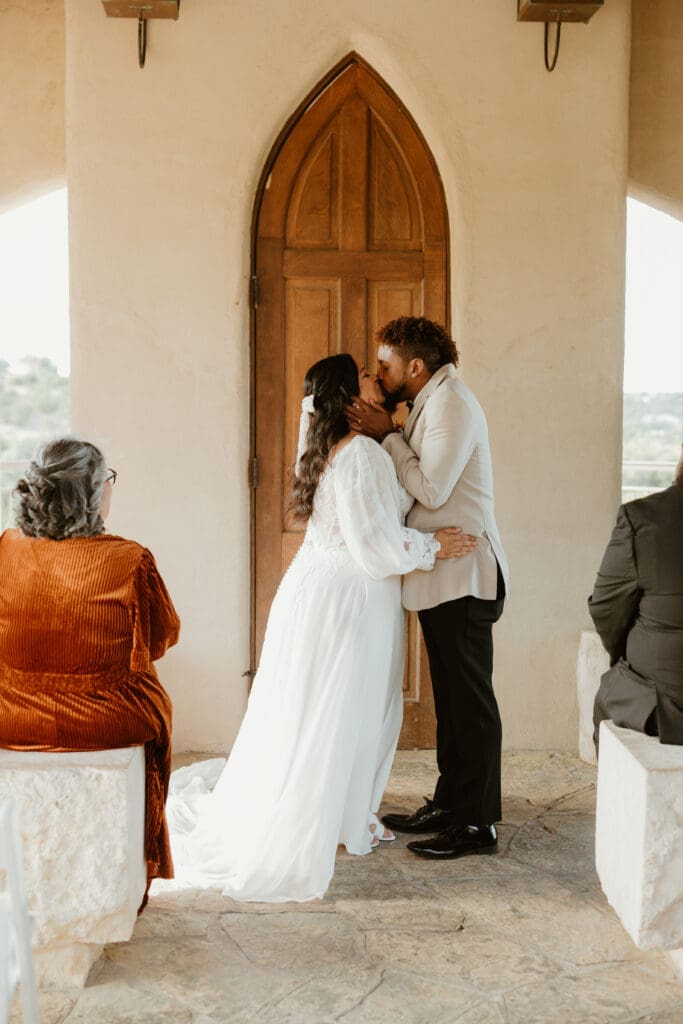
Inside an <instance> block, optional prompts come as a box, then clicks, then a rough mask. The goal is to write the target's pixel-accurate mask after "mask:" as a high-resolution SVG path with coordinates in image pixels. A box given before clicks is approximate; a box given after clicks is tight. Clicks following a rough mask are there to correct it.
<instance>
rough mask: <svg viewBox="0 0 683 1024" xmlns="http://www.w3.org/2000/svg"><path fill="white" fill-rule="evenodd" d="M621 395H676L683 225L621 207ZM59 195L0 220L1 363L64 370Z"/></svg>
mask: <svg viewBox="0 0 683 1024" xmlns="http://www.w3.org/2000/svg"><path fill="white" fill-rule="evenodd" d="M627 224H628V245H627V269H626V355H625V364H624V391H628V392H642V391H645V392H657V391H669V392H672V391H675V392H683V223H682V222H681V221H679V220H676V219H675V218H674V217H669V216H667V215H666V214H664V213H660V212H659V211H657V210H654V209H652V207H650V206H647V205H645V204H644V203H639V202H636V200H634V199H629V201H628V220H627ZM68 287H69V285H68V252H67V198H66V189H60V190H59V191H57V192H52V193H50V194H49V195H46V196H43V197H41V198H40V199H36V200H34V201H33V202H30V203H26V204H25V205H23V206H20V207H17V208H16V209H14V210H10V211H9V212H7V213H4V214H2V215H0V359H6V360H7V361H8V362H9V363H10V364H11V366H12V368H13V369H19V368H20V361H21V359H22V357H23V356H26V355H39V356H47V357H48V358H49V359H51V360H52V361H53V362H54V363H56V364H57V368H58V370H59V372H60V373H61V374H68V372H69V309H68V306H69V296H68Z"/></svg>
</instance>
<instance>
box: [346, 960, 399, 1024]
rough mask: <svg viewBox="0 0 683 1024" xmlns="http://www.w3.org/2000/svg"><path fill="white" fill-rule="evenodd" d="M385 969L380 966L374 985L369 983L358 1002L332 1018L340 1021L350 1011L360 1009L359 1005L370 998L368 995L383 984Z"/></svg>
mask: <svg viewBox="0 0 683 1024" xmlns="http://www.w3.org/2000/svg"><path fill="white" fill-rule="evenodd" d="M385 970H386V969H385V968H382V970H380V972H379V978H378V980H377V982H376V983H375V984H374V985H371V986H370V988H369V989H367V990H366V991H365V992H364V993H363V995H362V996H361V997H360V999H359V1000H358V1002H357V1003H355V1005H354V1006H350V1007H349V1009H348V1010H344V1012H343V1013H340V1014H337V1015H336V1016H335V1017H334V1020H336V1021H341V1020H343V1019H344V1017H347V1016H348V1015H349V1014H350V1013H353V1011H354V1010H358V1009H360V1007H361V1006H362V1005H363V1004H364V1003H365V1002H366V1001H367V1000H368V999H369V998H370V996H371V995H372V994H373V993H374V992H376V991H377V989H378V988H380V986H381V985H383V984H384V977H385Z"/></svg>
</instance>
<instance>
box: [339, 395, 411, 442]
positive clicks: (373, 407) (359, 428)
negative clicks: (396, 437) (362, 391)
mask: <svg viewBox="0 0 683 1024" xmlns="http://www.w3.org/2000/svg"><path fill="white" fill-rule="evenodd" d="M344 412H345V413H346V418H347V420H348V421H349V426H350V427H351V430H355V431H356V432H357V433H358V434H365V435H366V436H367V437H372V438H374V439H375V441H383V440H384V438H385V437H386V436H387V434H391V433H392V432H393V431H394V430H398V427H395V426H394V421H393V420H392V418H391V413H390V412H387V410H386V409H383V408H382V406H381V405H379V404H378V403H377V402H366V401H364V400H363V399H362V398H361V397H360V396H358V397H357V398H354V399H353V401H352V402H351V403H350V405H347V406H346V408H345V409H344Z"/></svg>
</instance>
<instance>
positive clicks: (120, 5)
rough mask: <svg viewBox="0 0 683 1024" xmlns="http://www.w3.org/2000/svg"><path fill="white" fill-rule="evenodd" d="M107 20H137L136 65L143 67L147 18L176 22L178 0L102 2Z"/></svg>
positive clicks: (115, 0)
mask: <svg viewBox="0 0 683 1024" xmlns="http://www.w3.org/2000/svg"><path fill="white" fill-rule="evenodd" d="M102 6H103V7H104V11H105V14H106V15H107V17H108V18H137V20H138V64H139V66H140V67H141V68H144V66H145V58H146V56H147V21H148V19H149V18H166V19H172V20H173V21H177V19H178V14H179V10H180V0H138V2H137V3H135V0H102Z"/></svg>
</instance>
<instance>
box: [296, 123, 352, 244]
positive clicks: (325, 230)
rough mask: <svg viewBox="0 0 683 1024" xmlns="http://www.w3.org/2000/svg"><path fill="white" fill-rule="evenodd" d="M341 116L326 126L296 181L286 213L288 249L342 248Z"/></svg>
mask: <svg viewBox="0 0 683 1024" xmlns="http://www.w3.org/2000/svg"><path fill="white" fill-rule="evenodd" d="M340 140H341V125H340V115H339V114H337V115H336V116H335V117H334V118H333V119H332V120H331V121H330V122H329V124H328V125H326V126H325V129H324V130H323V134H322V136H321V138H319V139H316V145H315V146H314V147H313V149H312V151H311V153H310V154H309V155H308V157H307V158H306V160H305V162H304V165H303V167H302V168H301V171H300V173H299V175H298V177H297V181H296V184H295V186H294V190H293V193H292V200H291V203H290V205H289V210H288V212H287V235H286V238H287V246H288V247H290V248H295V247H297V248H303V249H316V248H319V249H336V248H338V246H339V226H340V221H341V211H340V208H339V199H340V197H339V187H338V186H339V150H340V144H341V141H340Z"/></svg>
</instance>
